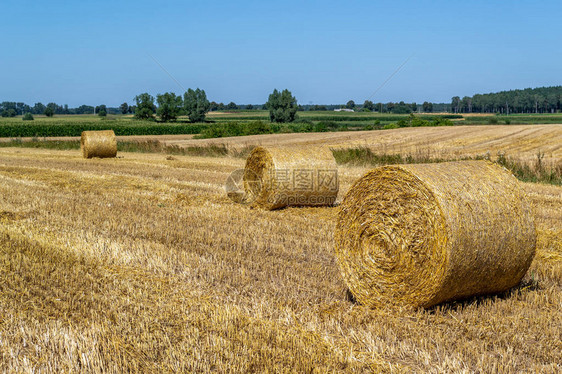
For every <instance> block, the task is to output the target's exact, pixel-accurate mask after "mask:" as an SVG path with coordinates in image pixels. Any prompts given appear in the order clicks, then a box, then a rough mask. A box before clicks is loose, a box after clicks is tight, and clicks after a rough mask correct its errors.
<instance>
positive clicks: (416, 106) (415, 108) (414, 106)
mask: <svg viewBox="0 0 562 374" xmlns="http://www.w3.org/2000/svg"><path fill="white" fill-rule="evenodd" d="M410 108H412V112H417V111H418V104H417V103H412V104H410Z"/></svg>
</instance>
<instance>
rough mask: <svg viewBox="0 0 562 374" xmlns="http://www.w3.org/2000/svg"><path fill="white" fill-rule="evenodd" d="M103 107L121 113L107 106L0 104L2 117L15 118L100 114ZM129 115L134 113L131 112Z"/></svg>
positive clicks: (9, 102) (108, 110) (107, 110)
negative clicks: (25, 115)
mask: <svg viewBox="0 0 562 374" xmlns="http://www.w3.org/2000/svg"><path fill="white" fill-rule="evenodd" d="M102 107H103V108H104V109H105V113H106V114H108V113H110V114H117V113H119V112H120V110H119V109H118V108H108V107H107V106H105V105H100V106H97V107H93V106H90V105H81V106H79V107H77V108H69V107H68V105H67V104H65V105H58V104H57V103H48V104H47V105H44V104H43V103H35V105H33V106H30V105H27V104H25V103H21V102H13V101H4V102H2V103H0V116H2V117H15V116H21V115H24V114H26V113H31V114H45V115H46V116H48V117H52V116H53V115H55V114H93V113H94V109H95V113H96V114H98V113H100V108H102ZM102 112H103V111H102ZM129 113H132V111H129Z"/></svg>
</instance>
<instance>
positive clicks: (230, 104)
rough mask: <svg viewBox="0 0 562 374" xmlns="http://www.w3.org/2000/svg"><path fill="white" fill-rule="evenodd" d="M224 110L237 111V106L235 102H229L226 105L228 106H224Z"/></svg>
mask: <svg viewBox="0 0 562 374" xmlns="http://www.w3.org/2000/svg"><path fill="white" fill-rule="evenodd" d="M226 109H228V110H236V109H238V105H236V103H235V102H233V101H231V102H230V103H228V105H227V106H226Z"/></svg>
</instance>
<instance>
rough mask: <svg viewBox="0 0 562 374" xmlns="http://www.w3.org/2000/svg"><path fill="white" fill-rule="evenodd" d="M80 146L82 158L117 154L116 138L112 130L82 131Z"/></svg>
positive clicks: (105, 156) (106, 156)
mask: <svg viewBox="0 0 562 374" xmlns="http://www.w3.org/2000/svg"><path fill="white" fill-rule="evenodd" d="M80 148H81V149H82V156H84V158H92V157H99V158H108V157H115V156H117V138H116V137H115V133H114V132H113V130H105V131H83V132H82V137H81V138H80Z"/></svg>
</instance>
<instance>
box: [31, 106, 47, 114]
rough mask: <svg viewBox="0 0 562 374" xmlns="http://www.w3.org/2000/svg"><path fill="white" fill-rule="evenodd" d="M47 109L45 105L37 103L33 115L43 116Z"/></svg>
mask: <svg viewBox="0 0 562 374" xmlns="http://www.w3.org/2000/svg"><path fill="white" fill-rule="evenodd" d="M45 108H46V107H45V105H43V104H42V103H35V105H33V114H43V113H45Z"/></svg>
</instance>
